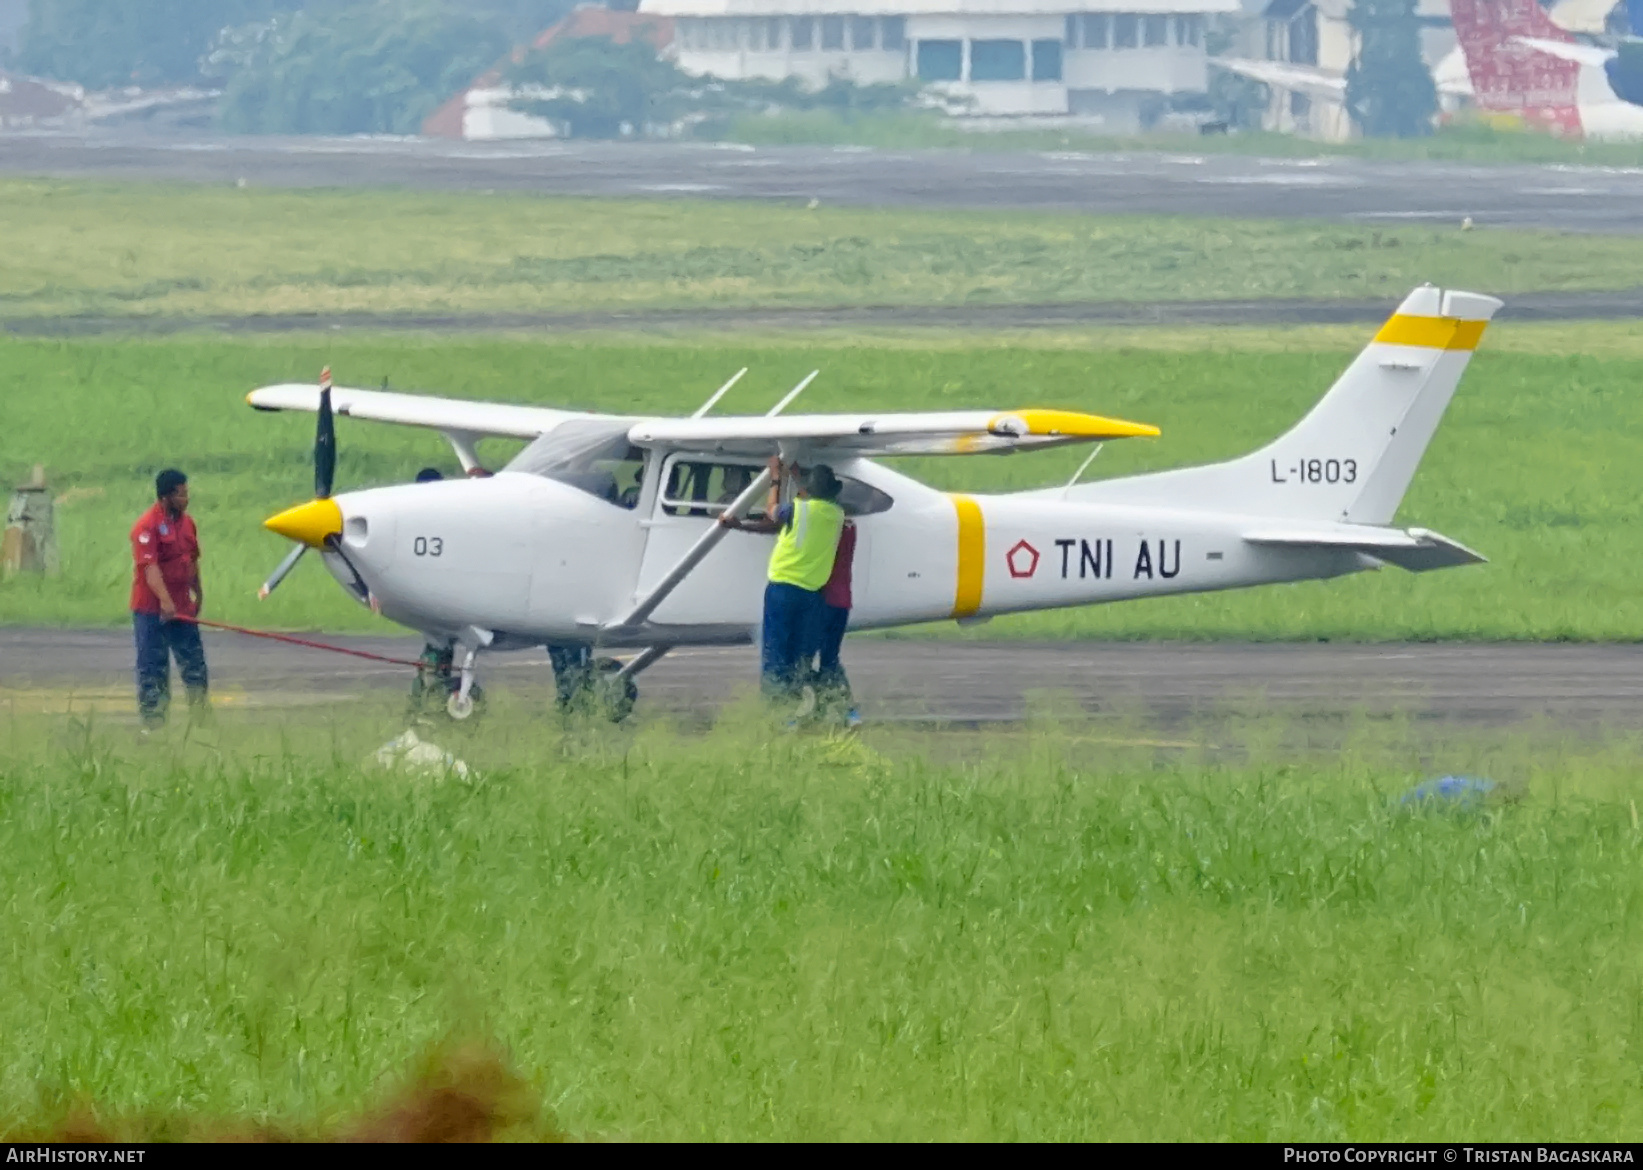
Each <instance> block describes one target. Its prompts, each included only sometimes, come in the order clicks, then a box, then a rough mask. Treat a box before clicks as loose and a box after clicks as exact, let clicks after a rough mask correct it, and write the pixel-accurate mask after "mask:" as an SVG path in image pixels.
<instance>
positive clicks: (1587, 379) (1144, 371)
mask: <svg viewBox="0 0 1643 1170" xmlns="http://www.w3.org/2000/svg"><path fill="white" fill-rule="evenodd" d="M1370 331H1371V330H1369V329H1367V328H1347V327H1332V328H1327V329H1305V330H1293V331H1275V330H1264V331H1263V330H1247V331H1246V330H1209V329H1199V330H1169V329H1159V330H1153V331H1146V330H1132V331H1127V332H1126V331H1117V332H1111V333H1088V334H1083V335H1075V334H1046V335H1038V334H1018V335H1014V336H992V337H988V336H975V335H968V336H958V335H939V334H937V335H930V334H924V335H904V336H878V337H874V336H872V335H851V336H848V337H846V336H816V337H803V338H797V337H787V338H783V337H760V338H740V339H729V338H724V337H706V338H690V337H681V338H650V339H641V338H621V337H609V336H599V335H592V336H590V337H586V338H581V339H576V338H562V339H557V340H540V339H532V338H522V337H468V338H461V339H439V338H425V337H404V338H371V337H361V336H356V335H337V336H325V337H314V336H299V337H290V338H280V339H277V340H267V339H264V340H256V339H253V340H225V339H218V338H211V337H204V336H181V337H173V338H167V339H162V340H97V341H23V340H16V339H12V340H3V341H0V401H4V402H5V404H6V405H5V410H6V420H5V421H6V429H5V439H4V445H3V448H0V458H3V462H0V476H4V477H5V479H7V480H9V479H11V478H13V477H20V476H21V475H22V474H23V473H24V471H25V469H26V468H27V466H28V464H30V463H32V462H33V461H35V460H41V461H43V462H45V463H46V464H47V466H48V468H49V469H50V472H51V475H52V478H53V482H54V483H55V484H56V485H57V487H58V490H59V491H60V492H61V493H62V498H61V504H60V510H59V516H60V529H61V535H62V545H63V565H64V571H63V575H62V577H61V578H59V579H57V580H51V581H39V580H35V579H28V578H14V579H13V580H11V581H8V582H5V583H0V621H3V622H6V623H11V624H19V623H70V624H92V625H102V624H117V623H121V622H124V621H125V620H126V603H127V591H128V589H129V581H130V572H131V570H130V559H129V549H128V544H127V540H126V533H127V531H128V529H129V527H130V525H131V523H132V521H133V520H134V519H135V517H136V515H137V514H138V513H139V512H140V511H141V510H142V509H143V508H144V507H146V506H147V504H148V502H149V500H150V499H151V497H152V491H151V486H150V485H151V477H152V475H153V473H154V472H155V471H156V470H158V469H159V468H160V467H163V466H166V465H167V464H173V463H175V464H177V465H180V466H182V467H184V468H185V469H187V470H188V471H189V473H190V474H191V475H192V476H193V488H194V494H195V498H196V501H197V503H196V512H197V515H198V517H199V522H200V525H201V530H202V539H203V542H204V547H205V571H206V584H207V590H208V613H209V615H210V616H215V617H217V618H219V619H222V620H228V621H235V622H243V623H249V624H255V625H272V626H276V627H287V628H315V627H326V628H333V629H356V630H362V629H381V628H385V626H384V624H383V623H381V622H379V621H378V620H377V619H373V618H372V617H371V616H370V615H369V614H368V613H366V612H365V611H364V610H362V609H360V608H359V607H357V606H355V605H354V604H353V603H352V602H350V601H349V600H347V598H346V597H345V596H344V594H343V593H342V591H341V590H340V589H338V588H337V587H336V586H335V584H334V582H332V581H331V580H330V579H329V577H327V576H326V575H325V574H323V573H321V572H319V571H318V570H317V569H316V568H315V566H313V565H306V566H304V567H303V569H302V570H301V571H300V572H299V573H298V574H296V575H295V576H294V577H293V578H292V579H291V580H290V581H289V582H287V584H286V585H285V586H284V587H282V589H281V590H280V592H279V593H278V594H276V595H275V597H274V598H273V599H271V600H270V601H269V602H267V603H263V604H259V603H258V602H256V600H255V599H254V592H255V589H256V586H257V584H258V583H260V581H261V580H262V579H263V577H264V576H265V575H266V574H267V572H268V570H269V569H270V568H271V567H272V566H273V564H274V563H275V562H276V561H277V560H278V559H279V558H280V556H281V555H283V553H284V551H285V544H284V542H282V541H281V540H280V539H278V538H277V537H274V536H272V535H270V534H269V533H267V532H265V531H263V530H262V528H261V527H260V522H261V520H262V519H263V518H264V517H266V516H268V515H270V514H272V512H274V511H276V510H278V509H280V508H282V507H284V506H286V505H289V504H291V503H295V502H298V501H300V500H302V499H305V498H307V492H308V490H309V486H310V484H311V482H312V479H311V476H312V472H311V467H310V462H309V460H310V458H311V456H310V451H311V443H312V433H313V432H312V426H313V423H312V419H311V417H308V416H296V415H289V416H288V415H261V414H255V413H253V412H252V411H250V410H249V409H247V408H246V406H245V405H244V401H243V397H244V393H245V391H246V390H247V389H249V388H250V387H252V386H255V385H259V384H262V383H266V382H274V381H281V380H286V379H313V378H314V377H315V376H316V374H317V371H318V370H319V368H320V366H321V365H323V364H326V363H329V364H331V365H332V366H333V367H334V368H335V370H336V372H337V376H338V378H339V380H341V381H343V382H344V383H352V384H364V385H376V384H378V383H379V382H380V381H381V380H382V379H383V378H384V377H388V378H389V379H390V380H391V383H392V384H393V385H394V386H396V387H400V388H407V389H421V390H437V391H442V392H445V393H449V394H455V395H458V396H474V397H490V398H498V399H504V400H517V401H526V402H543V403H553V404H560V405H571V406H583V407H602V408H606V409H616V410H626V411H641V412H642V411H656V412H671V413H683V412H688V410H690V409H691V408H692V407H694V406H695V405H696V404H697V403H699V402H700V401H701V400H702V399H703V398H705V397H706V395H707V393H708V392H709V391H710V390H711V389H712V388H713V387H715V386H716V385H718V384H719V383H720V382H722V381H723V380H724V378H725V377H726V376H727V375H728V374H729V373H731V372H733V371H734V370H735V369H737V368H738V367H740V366H742V365H750V366H751V367H752V372H751V373H750V374H749V375H748V377H747V378H746V379H745V380H744V381H743V383H742V384H741V385H739V386H738V387H737V388H736V390H735V392H734V394H733V396H732V398H731V399H727V400H726V402H725V403H724V404H723V406H722V408H721V409H725V410H731V411H762V410H763V409H764V408H765V407H766V406H768V405H769V403H771V402H773V401H774V400H775V399H776V398H777V397H778V396H779V395H780V394H781V392H782V391H783V390H785V389H786V388H787V387H788V386H791V385H792V384H793V383H794V382H796V381H797V380H798V379H799V378H800V377H801V376H803V374H804V373H805V372H807V371H808V370H810V369H811V368H813V367H815V366H820V367H821V368H822V370H823V376H822V378H821V379H820V380H819V381H818V382H817V383H816V384H815V386H814V388H813V389H812V390H811V391H810V392H809V394H808V396H807V405H808V406H809V407H810V408H811V409H815V410H834V409H848V408H883V407H885V406H894V407H896V408H900V409H910V410H916V409H924V408H934V409H949V408H959V407H1001V408H1010V407H1016V406H1021V405H1044V404H1047V405H1057V406H1066V407H1074V408H1082V409H1087V410H1092V411H1097V412H1101V413H1106V414H1113V415H1117V416H1119V417H1128V418H1134V419H1138V420H1141V421H1145V422H1151V423H1155V424H1158V425H1159V426H1161V427H1162V428H1163V432H1164V433H1163V438H1161V439H1159V440H1144V441H1132V442H1129V443H1119V444H1110V445H1109V446H1108V448H1107V449H1106V450H1105V451H1103V453H1102V454H1101V456H1100V458H1099V459H1098V460H1097V461H1096V463H1095V465H1094V466H1093V468H1092V469H1091V474H1092V475H1101V476H1110V475H1116V474H1120V473H1123V472H1126V471H1133V470H1136V469H1140V468H1154V467H1163V466H1170V465H1178V464H1187V463H1195V462H1200V461H1204V460H1209V459H1214V458H1217V457H1221V456H1226V455H1230V454H1234V453H1238V452H1241V451H1244V450H1247V449H1250V448H1253V447H1254V446H1256V445H1258V444H1259V443H1261V442H1262V441H1264V440H1266V439H1267V438H1269V437H1270V436H1272V435H1274V434H1276V433H1278V432H1279V431H1281V430H1283V429H1284V428H1286V427H1287V426H1289V425H1290V424H1291V423H1292V422H1293V421H1294V420H1296V419H1297V418H1299V417H1300V415H1301V414H1302V413H1303V412H1304V411H1305V410H1306V409H1307V407H1309V406H1310V405H1311V403H1312V402H1313V401H1314V400H1315V399H1316V398H1317V397H1318V396H1319V395H1320V394H1321V393H1322V392H1323V391H1324V389H1325V388H1326V387H1327V386H1328V384H1329V383H1330V381H1331V380H1332V379H1333V378H1334V377H1335V375H1336V374H1337V373H1338V371H1339V370H1340V369H1341V368H1342V367H1343V366H1344V364H1345V363H1346V361H1347V360H1348V359H1349V357H1350V355H1351V354H1352V353H1353V352H1355V350H1356V349H1357V348H1358V346H1359V345H1361V344H1362V342H1363V341H1364V340H1365V338H1366V336H1367V335H1368V334H1369V332H1370ZM1640 379H1643V329H1640V328H1639V327H1638V326H1635V325H1624V324H1613V325H1575V326H1516V327H1512V326H1497V327H1495V328H1494V329H1492V330H1491V331H1490V333H1489V334H1488V335H1487V336H1486V337H1485V339H1484V342H1483V347H1482V351H1481V352H1480V353H1479V355H1478V357H1477V358H1476V360H1475V361H1474V363H1473V365H1472V367H1471V369H1470V370H1469V371H1468V373H1467V375H1466V378H1465V380H1464V381H1463V382H1462V384H1461V389H1460V391H1459V393H1458V395H1457V397H1456V399H1455V402H1454V405H1453V406H1452V407H1451V408H1450V412H1449V415H1448V417H1447V419H1446V420H1445V422H1444V425H1443V427H1442V428H1441V429H1440V430H1439V432H1438V435H1437V438H1436V439H1435V441H1434V443H1433V445H1432V447H1431V449H1430V450H1429V452H1428V454H1427V456H1426V460H1425V462H1424V463H1423V464H1422V467H1421V470H1420V472H1419V474H1418V475H1417V476H1416V479H1415V482H1414V485H1413V488H1412V490H1411V492H1410V494H1409V496H1408V498H1407V499H1406V501H1405V506H1404V508H1403V511H1402V513H1401V519H1402V520H1403V521H1405V522H1407V523H1419V524H1422V525H1425V526H1428V527H1431V528H1435V529H1437V530H1438V531H1440V532H1443V533H1445V534H1447V535H1449V536H1452V537H1454V538H1455V539H1457V540H1460V541H1463V542H1464V543H1466V544H1468V545H1470V546H1472V547H1474V548H1476V549H1478V550H1479V551H1481V552H1483V553H1484V554H1485V555H1487V556H1488V557H1490V558H1491V563H1490V564H1489V565H1486V566H1479V567H1474V568H1467V569H1460V570H1452V571H1446V572H1439V573H1431V574H1426V575H1422V576H1415V575H1411V574H1407V573H1403V572H1401V571H1399V570H1394V569H1387V570H1385V571H1383V572H1380V573H1374V574H1365V575H1360V576H1357V577H1353V578H1349V579H1345V580H1338V581H1332V582H1324V583H1311V584H1305V585H1296V586H1279V587H1272V588H1267V589H1261V590H1255V591H1249V592H1243V593H1224V594H1209V595H1205V596H1202V597H1181V598H1170V599H1160V600H1155V601H1147V602H1138V603H1126V604H1124V605H1120V606H1110V607H1101V608H1093V609H1083V610H1071V611H1063V612H1059V613H1047V614H1037V615H1024V616H1020V617H1015V618H1010V619H1000V620H999V621H997V622H994V623H992V624H991V625H988V626H985V627H983V628H982V631H981V632H982V633H984V634H985V635H986V636H989V637H996V636H1055V637H1068V636H1072V637H1116V638H1133V637H1173V638H1219V637H1230V638H1288V639H1313V638H1333V639H1396V638H1422V639H1424V638H1536V639H1545V638H1554V639H1555V638H1573V639H1632V638H1636V637H1637V636H1638V634H1639V632H1640V631H1643V591H1640V590H1639V589H1638V587H1637V582H1638V580H1639V579H1640V577H1643V545H1640V544H1639V542H1638V540H1637V539H1636V532H1637V530H1638V524H1639V518H1640V509H1643V503H1640V501H1643V470H1639V469H1640V468H1643V400H1640V399H1639V397H1638V396H1637V395H1636V394H1634V393H1632V387H1634V386H1635V385H1636V384H1637V383H1638V381H1639V380H1640ZM340 443H341V462H340V470H339V473H338V484H339V487H341V488H344V489H345V488H347V487H351V486H353V487H357V486H366V485H370V484H375V483H384V482H396V481H404V480H407V479H409V478H410V477H411V476H412V474H414V472H415V471H416V469H417V468H419V467H421V466H423V465H424V464H426V463H436V464H439V465H441V466H444V467H446V469H447V470H453V463H452V459H451V456H450V454H449V450H448V448H446V447H445V445H444V444H443V442H442V441H441V440H440V439H439V438H438V437H437V436H435V435H432V434H430V433H425V432H421V431H412V430H406V429H398V428H392V427H383V426H375V425H372V424H368V423H352V422H349V421H347V420H343V421H342V423H341V425H340ZM501 453H502V452H500V451H498V452H497V454H498V455H500V454H501ZM1081 458H1082V453H1081V452H1077V451H1067V452H1058V453H1050V454H1044V455H1034V456H1024V457H1019V458H1008V459H999V458H972V459H947V460H923V461H904V462H903V463H902V466H903V467H904V469H906V470H909V471H911V472H912V473H914V474H917V475H919V476H921V477H924V478H927V479H929V480H930V481H932V482H935V483H937V484H938V485H941V486H944V487H949V488H965V489H972V490H1002V489H1011V488H1025V487H1030V486H1039V485H1045V484H1053V483H1057V482H1062V481H1063V480H1064V479H1065V477H1066V476H1067V475H1069V474H1070V473H1071V472H1072V470H1073V468H1074V467H1075V466H1076V464H1077V462H1078V461H1079V460H1080V459H1081ZM932 629H935V630H952V629H953V627H950V626H939V627H932Z"/></svg>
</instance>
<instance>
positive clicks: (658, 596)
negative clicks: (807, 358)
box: [605, 374, 815, 630]
mask: <svg viewBox="0 0 1643 1170" xmlns="http://www.w3.org/2000/svg"><path fill="white" fill-rule="evenodd" d="M811 376H812V377H814V376H815V375H813V374H812V375H811ZM768 490H770V470H769V468H766V469H765V470H764V471H761V472H759V474H758V476H757V477H756V478H755V479H754V480H753V482H752V483H750V484H748V485H747V490H746V491H744V492H742V494H741V495H739V496H737V497H736V500H735V502H734V503H732V504H731V505H730V507H728V508H726V509H725V515H727V516H731V517H733V518H735V519H737V520H740V519H741V518H742V517H743V516H745V515H746V514H747V510H748V509H749V508H751V507H752V506H753V503H754V501H755V500H757V499H758V498H759V497H760V496H761V495H763V494H764V493H765V492H766V491H768ZM729 534H730V529H728V528H726V527H725V526H724V525H723V524H720V523H718V522H717V521H714V522H713V523H712V524H709V525H708V528H707V531H706V532H704V533H702V535H701V536H699V537H697V538H696V543H695V544H693V545H691V546H690V550H689V551H688V552H686V553H685V555H684V556H682V557H680V558H679V563H678V564H676V565H674V566H673V568H671V569H669V570H668V571H667V574H666V575H665V576H664V577H663V578H662V579H661V580H660V581H658V582H656V584H655V585H654V586H652V587H651V590H650V592H649V593H647V594H645V595H644V596H643V597H641V598H640V599H639V600H638V601H637V602H635V603H634V606H633V608H632V609H630V610H629V611H628V612H627V614H626V615H625V616H624V617H622V618H620V619H619V620H617V621H614V622H612V623H611V624H610V625H608V626H606V627H605V629H606V630H620V629H625V628H631V627H633V626H637V625H639V624H641V623H642V622H644V620H645V619H646V618H648V617H649V616H650V615H651V614H652V613H654V612H655V611H656V607H657V606H658V605H661V604H662V602H664V601H666V600H667V597H668V594H670V593H672V592H673V591H674V590H675V589H677V588H678V587H679V585H680V583H681V582H683V581H684V579H685V578H686V577H688V576H690V574H691V572H692V570H694V569H695V568H696V566H697V565H699V564H701V563H702V559H703V558H704V557H706V556H707V554H708V553H710V552H712V551H713V549H714V548H715V546H717V545H718V543H719V542H720V541H721V540H723V539H724V538H725V537H726V536H728V535H729Z"/></svg>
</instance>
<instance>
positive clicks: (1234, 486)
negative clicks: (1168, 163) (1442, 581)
mask: <svg viewBox="0 0 1643 1170" xmlns="http://www.w3.org/2000/svg"><path fill="white" fill-rule="evenodd" d="M1500 306H1501V302H1500V301H1497V300H1496V299H1495V298H1494V297H1486V296H1481V295H1479V294H1478V293H1469V292H1443V291H1442V290H1440V289H1436V288H1433V287H1432V286H1431V285H1425V286H1424V287H1421V288H1418V289H1416V290H1415V291H1414V292H1412V293H1410V294H1409V296H1408V297H1406V298H1405V299H1404V302H1403V304H1401V305H1399V306H1398V311H1397V312H1396V313H1394V314H1393V315H1392V317H1391V318H1390V319H1389V320H1388V321H1387V322H1386V324H1385V325H1383V326H1381V330H1380V332H1379V333H1377V334H1375V339H1374V340H1373V341H1371V342H1370V343H1369V345H1368V347H1367V348H1366V349H1364V351H1363V352H1362V353H1360V354H1359V355H1358V357H1357V359H1356V360H1355V361H1353V363H1352V364H1351V365H1350V366H1349V367H1347V370H1346V372H1345V373H1344V374H1342V375H1341V376H1340V378H1339V379H1337V381H1336V382H1335V384H1334V385H1333V386H1332V387H1330V389H1329V393H1327V394H1325V395H1324V396H1323V398H1322V399H1321V400H1319V402H1318V404H1317V405H1316V406H1314V407H1313V408H1312V410H1311V412H1310V413H1308V414H1307V416H1306V417H1305V418H1303V419H1302V420H1301V421H1300V422H1299V423H1297V424H1296V425H1295V426H1294V428H1292V429H1291V430H1290V431H1289V432H1288V433H1287V434H1285V435H1283V436H1281V437H1280V438H1278V439H1276V440H1274V441H1273V442H1272V443H1270V444H1268V445H1267V446H1265V447H1263V448H1262V449H1261V450H1259V451H1256V452H1255V453H1254V454H1252V455H1246V456H1244V457H1243V458H1242V459H1234V460H1232V461H1231V462H1229V463H1217V464H1212V465H1210V466H1208V467H1190V468H1183V469H1182V470H1179V471H1165V472H1159V473H1156V474H1153V475H1139V476H1132V477H1129V478H1125V479H1109V480H1104V481H1101V482H1098V483H1092V484H1087V485H1084V486H1082V487H1076V488H1072V489H1070V490H1069V491H1068V492H1067V493H1066V495H1067V498H1070V499H1075V500H1079V501H1089V502H1094V501H1097V500H1100V501H1103V502H1105V501H1108V500H1110V501H1111V502H1113V503H1126V504H1140V505H1152V506H1158V507H1180V508H1205V507H1212V508H1214V509H1215V510H1217V511H1224V512H1241V513H1246V514H1249V515H1258V516H1275V517H1286V518H1293V519H1311V520H1343V521H1347V522H1349V523H1354V524H1386V523H1388V522H1390V521H1391V519H1392V517H1393V515H1394V514H1395V513H1396V512H1397V510H1398V504H1399V503H1400V502H1401V501H1402V500H1403V494H1404V492H1405V491H1406V490H1407V489H1408V487H1409V481H1410V480H1411V479H1413V478H1414V475H1415V468H1416V466H1417V465H1418V464H1419V463H1420V460H1421V456H1422V455H1423V454H1425V452H1426V445H1427V443H1429V442H1430V441H1431V439H1432V435H1433V433H1434V432H1435V431H1436V430H1437V428H1438V422H1439V420H1441V419H1442V418H1443V412H1444V410H1445V408H1446V407H1448V405H1449V399H1450V398H1451V397H1453V396H1454V393H1455V387H1456V385H1458V384H1459V382H1460V377H1461V374H1462V373H1464V372H1465V370H1466V366H1467V363H1468V362H1470V361H1471V359H1472V351H1473V350H1474V349H1476V348H1477V344H1478V341H1479V340H1480V339H1481V338H1482V336H1483V330H1484V328H1485V326H1487V325H1488V323H1489V319H1490V318H1491V317H1493V316H1494V314H1495V310H1497V309H1499V308H1500Z"/></svg>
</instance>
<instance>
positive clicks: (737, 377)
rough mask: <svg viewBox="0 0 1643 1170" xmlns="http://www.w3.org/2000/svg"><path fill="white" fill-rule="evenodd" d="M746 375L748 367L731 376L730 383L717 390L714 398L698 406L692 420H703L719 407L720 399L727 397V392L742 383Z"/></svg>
mask: <svg viewBox="0 0 1643 1170" xmlns="http://www.w3.org/2000/svg"><path fill="white" fill-rule="evenodd" d="M745 373H747V367H746V366H743V367H742V368H741V369H739V370H737V371H736V372H735V373H734V374H732V375H730V381H728V382H726V383H725V384H724V385H723V386H720V387H719V388H718V389H717V390H715V391H714V392H713V397H712V398H709V399H708V400H707V401H706V402H704V403H702V404H701V405H700V406H698V407H697V408H696V413H695V414H693V415H691V416H690V417H691V418H701V417H702V416H703V415H704V414H706V413H707V412H708V411H710V410H712V409H713V408H714V407H715V406H717V405H718V403H719V399H721V398H723V397H724V396H725V391H726V390H729V389H730V388H731V387H732V386H734V385H735V384H736V383H737V382H740V381H741V380H742V375H743V374H745Z"/></svg>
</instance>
